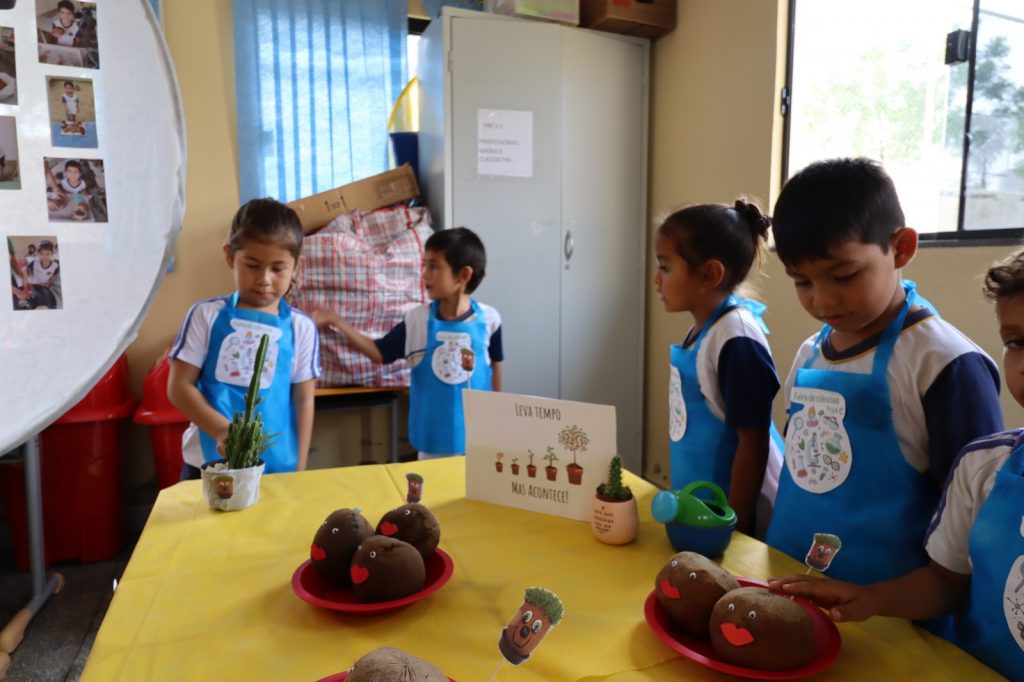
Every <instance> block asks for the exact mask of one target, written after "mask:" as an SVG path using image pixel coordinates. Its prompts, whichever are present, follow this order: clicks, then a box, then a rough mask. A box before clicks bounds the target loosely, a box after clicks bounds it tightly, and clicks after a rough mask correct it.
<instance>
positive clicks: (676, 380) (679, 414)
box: [668, 365, 686, 441]
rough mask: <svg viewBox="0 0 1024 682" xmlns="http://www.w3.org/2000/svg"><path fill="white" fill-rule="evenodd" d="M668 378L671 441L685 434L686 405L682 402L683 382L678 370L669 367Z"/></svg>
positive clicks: (678, 439) (669, 433) (681, 437)
mask: <svg viewBox="0 0 1024 682" xmlns="http://www.w3.org/2000/svg"><path fill="white" fill-rule="evenodd" d="M669 369H670V370H671V372H670V373H669V377H668V437H669V438H671V439H672V440H673V441H680V440H682V439H683V434H685V433H686V403H685V402H684V401H683V380H682V378H681V377H680V376H679V370H678V369H677V368H676V367H675V366H672V365H670V366H669Z"/></svg>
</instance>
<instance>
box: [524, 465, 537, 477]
mask: <svg viewBox="0 0 1024 682" xmlns="http://www.w3.org/2000/svg"><path fill="white" fill-rule="evenodd" d="M526 475H527V476H529V477H530V478H537V465H536V464H527V465H526Z"/></svg>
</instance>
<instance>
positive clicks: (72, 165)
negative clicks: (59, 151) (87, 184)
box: [64, 159, 82, 173]
mask: <svg viewBox="0 0 1024 682" xmlns="http://www.w3.org/2000/svg"><path fill="white" fill-rule="evenodd" d="M68 168H77V169H78V172H79V173H81V172H82V162H81V161H75V160H74V159H71V160H70V161H65V162H64V170H65V171H66V170H67V169H68Z"/></svg>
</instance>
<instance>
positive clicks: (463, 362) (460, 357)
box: [430, 332, 476, 384]
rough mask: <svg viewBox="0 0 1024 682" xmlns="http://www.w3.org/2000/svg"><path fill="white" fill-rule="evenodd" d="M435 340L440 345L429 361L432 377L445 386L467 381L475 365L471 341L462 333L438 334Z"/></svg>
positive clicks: (467, 335)
mask: <svg viewBox="0 0 1024 682" xmlns="http://www.w3.org/2000/svg"><path fill="white" fill-rule="evenodd" d="M437 340H438V341H440V342H441V343H440V345H438V346H437V348H435V349H434V354H433V356H432V357H431V359H430V367H431V369H433V370H434V376H436V377H437V378H438V379H440V380H441V381H443V382H444V383H446V384H461V383H464V382H466V381H469V376H470V375H471V374H472V373H473V367H474V366H475V365H476V356H475V354H474V353H473V339H472V338H471V337H470V336H469V334H466V333H464V332H438V333H437Z"/></svg>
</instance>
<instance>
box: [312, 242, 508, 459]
mask: <svg viewBox="0 0 1024 682" xmlns="http://www.w3.org/2000/svg"><path fill="white" fill-rule="evenodd" d="M423 251H424V257H423V286H424V288H425V289H426V291H427V297H428V298H430V303H425V304H423V305H420V306H417V307H415V308H412V309H410V310H409V312H407V313H406V314H405V319H404V320H403V321H402V322H399V323H398V324H397V325H395V327H394V328H393V329H392V330H391V331H389V332H388V333H387V334H385V335H384V336H383V337H381V338H379V339H371V338H370V337H368V336H366V335H365V334H363V333H361V332H360V331H359V330H357V329H356V328H355V327H353V326H352V325H351V324H350V323H349V322H348V321H347V320H345V319H344V318H342V317H341V316H340V315H338V314H337V313H335V312H334V311H331V310H328V309H325V308H319V309H317V310H315V311H314V312H313V319H314V320H316V322H317V324H318V325H319V326H321V327H333V328H334V329H337V330H338V331H339V332H341V333H342V334H343V335H344V336H345V338H346V339H347V340H348V342H349V343H350V344H351V345H352V347H353V348H355V349H356V350H357V351H359V352H360V353H362V354H363V355H365V356H366V357H368V358H370V359H371V360H373V361H374V362H380V363H384V364H389V363H392V362H395V361H396V360H400V359H401V358H406V359H407V360H408V361H409V364H410V365H411V366H412V373H411V378H410V386H409V442H411V443H412V445H413V447H415V448H416V450H417V451H418V452H419V458H420V459H429V458H434V457H450V456H452V455H462V454H465V451H466V429H465V423H464V421H463V416H462V389H464V388H472V389H476V390H481V391H491V390H494V391H500V390H501V362H502V360H503V359H504V354H503V351H502V347H501V316H500V315H498V311H497V310H495V309H494V308H492V307H491V306H489V305H486V304H484V303H480V302H479V301H476V300H475V299H473V298H471V297H470V294H471V293H473V291H475V290H476V288H477V287H478V286H479V285H480V282H481V281H483V278H484V269H485V267H486V265H487V254H486V252H485V251H484V245H483V242H482V241H480V237H478V236H477V235H476V234H475V233H474V232H473V231H471V230H469V229H467V228H465V227H456V228H452V229H450V230H441V231H439V232H435V233H434V234H433V235H431V236H430V238H429V239H427V241H426V243H425V244H424V245H423Z"/></svg>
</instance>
